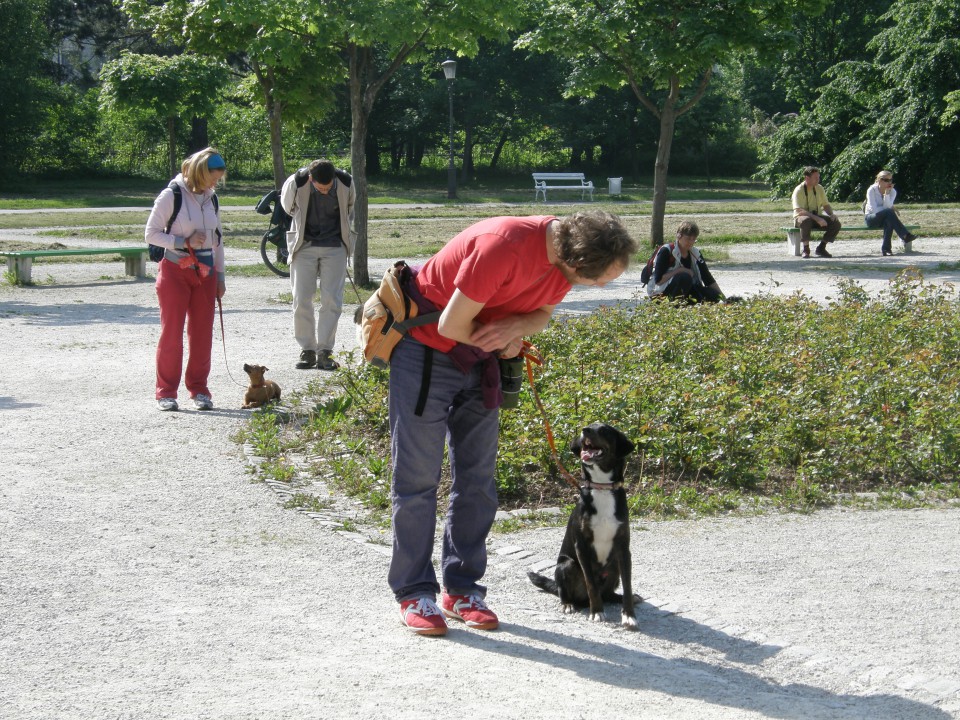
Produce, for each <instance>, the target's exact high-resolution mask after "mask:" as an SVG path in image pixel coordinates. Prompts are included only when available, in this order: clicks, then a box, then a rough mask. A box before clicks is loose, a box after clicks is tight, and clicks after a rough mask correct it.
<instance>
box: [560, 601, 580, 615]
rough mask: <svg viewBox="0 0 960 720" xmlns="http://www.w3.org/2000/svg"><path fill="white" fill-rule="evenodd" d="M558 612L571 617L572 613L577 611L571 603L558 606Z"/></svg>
mask: <svg viewBox="0 0 960 720" xmlns="http://www.w3.org/2000/svg"><path fill="white" fill-rule="evenodd" d="M560 611H561V612H562V613H563V614H564V615H572V614H573V613H575V612H576V611H577V609H576V608H575V607H574V606H573V604H572V603H561V605H560Z"/></svg>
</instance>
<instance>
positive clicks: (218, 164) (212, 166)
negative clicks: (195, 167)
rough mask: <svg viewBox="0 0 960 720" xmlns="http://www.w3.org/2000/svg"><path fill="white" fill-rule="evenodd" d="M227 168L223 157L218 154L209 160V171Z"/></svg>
mask: <svg viewBox="0 0 960 720" xmlns="http://www.w3.org/2000/svg"><path fill="white" fill-rule="evenodd" d="M226 167H227V164H226V163H225V162H224V161H223V157H222V156H220V155H219V154H217V153H214V154H213V155H211V156H210V157H209V158H208V159H207V170H224V169H225V168H226Z"/></svg>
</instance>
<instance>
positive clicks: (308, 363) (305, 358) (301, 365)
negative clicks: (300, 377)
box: [297, 350, 317, 370]
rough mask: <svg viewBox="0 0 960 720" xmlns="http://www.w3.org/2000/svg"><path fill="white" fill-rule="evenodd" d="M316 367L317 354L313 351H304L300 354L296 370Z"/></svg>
mask: <svg viewBox="0 0 960 720" xmlns="http://www.w3.org/2000/svg"><path fill="white" fill-rule="evenodd" d="M316 366H317V354H316V353H315V352H314V351H313V350H304V351H303V352H302V353H300V362H298V363H297V370H308V369H309V368H312V367H316Z"/></svg>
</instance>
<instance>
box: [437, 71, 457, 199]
mask: <svg viewBox="0 0 960 720" xmlns="http://www.w3.org/2000/svg"><path fill="white" fill-rule="evenodd" d="M440 67H442V68H443V76H444V77H445V78H446V79H447V97H449V99H450V158H449V163H448V165H447V198H448V199H450V200H453V199H455V198H456V197H457V171H456V170H455V169H454V167H453V81H454V79H456V77H457V61H456V60H445V61H444V62H442V63H440Z"/></svg>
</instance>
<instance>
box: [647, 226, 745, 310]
mask: <svg viewBox="0 0 960 720" xmlns="http://www.w3.org/2000/svg"><path fill="white" fill-rule="evenodd" d="M699 236H700V228H699V227H698V226H697V224H696V223H695V222H693V221H692V220H686V221H684V222H682V223H680V226H679V227H678V228H677V239H676V241H675V242H672V243H670V244H668V245H662V246H661V247H660V250H658V251H657V255H656V258H655V259H654V263H653V277H652V278H651V279H650V282H648V283H647V294H648V295H649V296H650V297H651V298H654V297H669V298H682V299H686V300H687V301H688V302H691V303H695V302H721V301H722V300H725V299H726V298H725V297H724V295H723V292H721V290H720V286H719V285H718V284H717V281H716V280H714V279H713V275H712V274H711V273H710V268H708V267H707V261H706V260H704V259H703V255H701V254H700V251H699V250H697V248H696V247H695V245H696V242H697V238H698V237H699Z"/></svg>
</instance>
